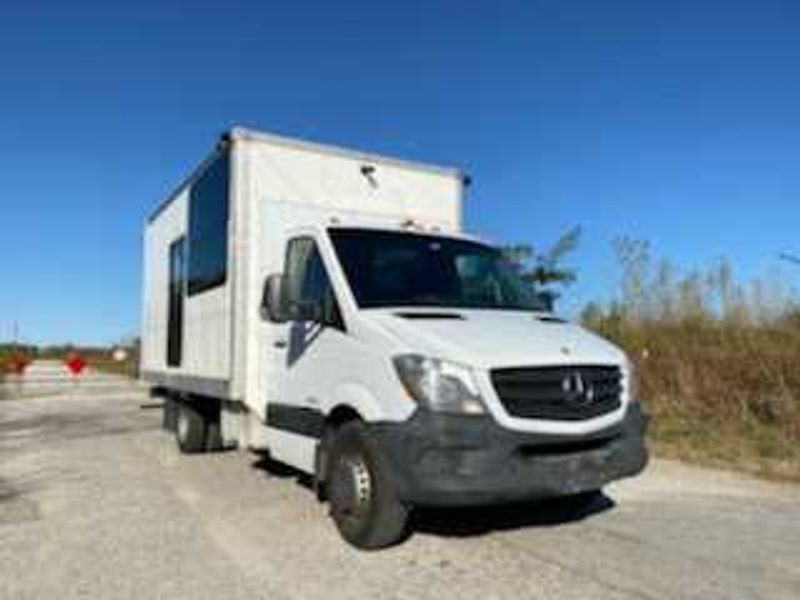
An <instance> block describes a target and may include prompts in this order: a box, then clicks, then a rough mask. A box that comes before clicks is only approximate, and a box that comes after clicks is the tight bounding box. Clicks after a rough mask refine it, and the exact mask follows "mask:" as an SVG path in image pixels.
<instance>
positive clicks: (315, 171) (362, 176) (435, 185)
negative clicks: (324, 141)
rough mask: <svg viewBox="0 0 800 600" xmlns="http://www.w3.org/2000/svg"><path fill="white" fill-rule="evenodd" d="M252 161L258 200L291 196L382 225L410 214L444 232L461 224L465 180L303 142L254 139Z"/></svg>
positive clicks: (452, 173) (320, 215)
mask: <svg viewBox="0 0 800 600" xmlns="http://www.w3.org/2000/svg"><path fill="white" fill-rule="evenodd" d="M251 156H252V164H251V166H250V173H251V177H252V178H253V190H254V191H255V193H256V195H257V198H256V200H257V201H258V202H262V201H265V200H268V201H272V202H288V203H292V204H305V205H310V206H315V207H317V208H318V209H319V213H318V218H319V219H322V218H325V217H327V216H329V215H331V214H336V215H339V216H340V218H343V219H348V218H355V217H357V216H358V215H367V216H369V217H372V218H375V217H379V216H380V217H384V218H385V221H384V223H383V224H384V225H389V224H391V225H394V226H397V225H399V224H401V223H402V222H404V221H408V220H412V221H414V222H416V223H421V224H424V225H425V226H428V227H438V228H439V229H441V230H442V231H445V232H458V231H459V230H460V228H461V192H462V185H463V184H462V180H461V177H460V175H459V174H458V172H457V171H445V170H442V171H436V170H427V169H423V168H413V167H406V166H403V165H402V163H395V162H392V161H388V160H387V161H381V159H379V158H377V157H365V158H364V159H363V160H362V159H359V158H357V155H353V156H350V155H345V154H331V153H324V152H322V151H313V150H308V149H306V148H305V147H302V146H300V147H293V146H290V145H276V144H270V143H266V142H263V143H259V142H257V141H256V142H253V150H252V153H251Z"/></svg>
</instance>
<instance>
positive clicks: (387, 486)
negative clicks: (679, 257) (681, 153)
mask: <svg viewBox="0 0 800 600" xmlns="http://www.w3.org/2000/svg"><path fill="white" fill-rule="evenodd" d="M465 182H466V180H465V176H464V175H463V174H462V173H461V172H460V171H458V170H455V169H449V168H441V167H436V166H430V165H425V164H418V163H412V162H406V161H402V160H397V159H393V158H387V157H383V156H376V155H372V154H366V153H363V152H357V151H351V150H346V149H343V148H339V147H333V146H325V145H319V144H314V143H309V142H304V141H298V140H294V139H288V138H284V137H279V136H276V135H271V134H266V133H259V132H255V131H251V130H246V129H243V128H235V129H233V130H232V131H230V132H229V133H227V134H225V135H224V136H222V139H221V141H220V142H219V144H218V145H217V147H216V148H215V149H214V151H213V152H212V153H211V155H210V156H209V157H208V158H207V159H206V160H205V161H204V162H203V163H202V164H201V165H200V166H199V167H198V168H197V169H196V171H195V172H194V173H193V174H192V175H191V176H190V177H189V178H188V179H187V180H186V181H185V182H183V183H182V184H181V185H180V186H179V187H178V189H177V191H175V192H174V193H173V194H172V195H171V196H170V197H169V198H168V199H167V200H166V201H165V202H164V203H163V204H162V205H161V206H160V207H159V208H158V209H157V210H156V211H155V212H154V213H153V214H152V216H151V217H150V218H149V220H148V222H147V224H146V227H145V232H144V282H143V283H144V297H143V300H144V306H143V326H142V359H141V360H142V363H141V372H142V377H143V379H144V380H145V381H147V382H148V383H149V384H150V386H151V387H152V390H153V393H154V394H156V395H161V396H163V397H164V398H165V399H166V400H165V403H164V404H165V424H166V426H167V428H168V429H172V430H174V432H175V436H176V438H177V442H178V446H179V448H180V449H181V450H182V451H183V452H206V451H212V450H218V449H222V448H232V447H239V448H250V449H261V450H268V451H269V454H270V456H271V457H272V458H273V459H275V460H276V461H280V462H282V463H285V464H288V465H290V466H291V467H294V468H296V469H299V470H300V471H302V472H305V473H307V474H310V475H311V476H312V477H313V480H314V482H315V485H316V487H317V490H318V492H319V494H320V497H321V498H323V499H324V500H327V501H328V502H329V503H330V508H331V515H332V517H333V519H334V521H335V523H336V525H337V527H338V529H339V531H340V532H341V534H342V536H343V537H344V538H345V539H346V540H347V541H348V542H350V543H351V544H353V545H355V546H357V547H361V548H378V547H383V546H387V545H390V544H392V543H394V542H396V541H398V540H400V539H402V537H403V535H404V532H405V531H406V526H407V517H408V515H409V511H410V510H412V509H413V507H415V506H420V505H423V506H424V505H439V506H457V505H460V506H464V505H482V504H496V503H503V502H511V501H517V500H526V499H536V498H544V497H553V496H567V495H574V494H582V493H586V492H592V491H596V490H599V489H600V488H601V487H602V486H604V485H605V484H606V483H608V482H610V481H612V480H615V479H619V478H622V477H627V476H632V475H635V474H637V473H639V472H640V471H641V470H642V469H643V468H644V466H645V464H646V462H647V452H646V449H645V445H644V441H643V440H644V432H645V429H646V423H647V418H646V417H645V416H644V415H643V414H642V411H641V409H640V406H639V403H638V402H637V398H636V387H635V379H634V372H633V368H632V366H631V363H630V361H628V360H627V359H626V357H625V355H624V354H623V352H621V351H620V350H619V349H618V348H616V347H615V346H613V345H612V344H610V343H609V342H607V341H605V340H603V339H601V338H599V337H597V336H596V335H593V334H592V333H589V332H588V331H586V330H584V329H582V328H581V327H580V326H578V325H575V324H571V323H568V322H565V321H563V320H561V319H559V318H556V317H555V316H553V315H552V314H550V313H549V312H548V311H545V310H543V309H542V306H540V304H539V303H538V302H537V298H536V296H535V294H534V293H533V292H532V290H531V289H530V287H529V286H527V285H525V284H524V283H522V282H521V281H520V279H519V278H518V276H517V275H516V272H515V270H514V269H513V268H511V267H510V266H509V265H508V264H506V263H505V262H504V260H503V257H502V253H501V252H500V251H499V250H498V249H497V248H494V247H492V246H490V245H487V244H484V243H482V242H480V241H478V240H476V239H474V238H472V237H470V236H467V235H464V234H463V233H462V231H461V224H462V216H461V211H462V200H463V196H464V188H465Z"/></svg>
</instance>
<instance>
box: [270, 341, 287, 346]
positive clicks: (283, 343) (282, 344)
mask: <svg viewBox="0 0 800 600" xmlns="http://www.w3.org/2000/svg"><path fill="white" fill-rule="evenodd" d="M272 345H273V346H275V347H276V348H286V340H275V341H274V342H272Z"/></svg>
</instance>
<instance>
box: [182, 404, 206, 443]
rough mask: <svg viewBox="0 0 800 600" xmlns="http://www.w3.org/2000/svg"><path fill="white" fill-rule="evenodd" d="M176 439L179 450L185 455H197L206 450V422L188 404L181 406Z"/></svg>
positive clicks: (200, 414)
mask: <svg viewBox="0 0 800 600" xmlns="http://www.w3.org/2000/svg"><path fill="white" fill-rule="evenodd" d="M175 438H176V439H177V440H178V448H180V450H181V452H183V453H184V454H196V453H198V452H203V451H205V449H206V420H205V419H204V418H203V415H202V413H200V411H199V410H197V408H196V407H194V406H192V405H191V404H190V403H188V402H182V403H181V404H180V405H179V408H178V423H177V427H176V428H175Z"/></svg>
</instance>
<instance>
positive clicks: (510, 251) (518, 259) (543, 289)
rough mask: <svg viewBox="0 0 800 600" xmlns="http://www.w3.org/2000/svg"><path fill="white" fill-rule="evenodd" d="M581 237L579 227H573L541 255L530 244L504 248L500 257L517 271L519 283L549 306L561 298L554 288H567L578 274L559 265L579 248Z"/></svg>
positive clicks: (569, 268) (572, 269)
mask: <svg viewBox="0 0 800 600" xmlns="http://www.w3.org/2000/svg"><path fill="white" fill-rule="evenodd" d="M581 233H582V230H581V228H580V227H579V226H578V227H573V228H572V229H570V230H569V231H568V232H567V233H565V234H564V235H562V236H561V237H560V238H559V239H558V240H557V241H556V242H555V244H553V245H552V246H551V247H550V248H548V249H546V250H544V251H541V252H540V251H537V250H535V249H534V247H533V246H531V245H529V244H514V245H512V246H506V247H504V248H503V254H504V256H505V257H506V259H507V260H508V261H509V262H510V263H511V264H512V265H514V266H515V267H516V269H517V270H518V271H519V273H520V276H521V277H522V279H523V280H524V281H527V282H528V283H530V284H531V285H532V286H533V288H534V290H535V291H536V293H537V294H538V295H539V296H540V297H542V298H543V299H544V300H545V301H546V302H548V304H550V305H552V304H553V302H555V301H556V300H557V299H558V298H559V297H560V296H561V292H560V291H558V290H557V289H556V288H557V287H562V288H563V287H565V286H568V285H569V284H571V283H572V282H574V281H575V279H576V278H577V271H576V270H575V269H574V268H571V267H565V266H563V264H562V262H563V260H564V258H565V257H566V256H567V255H568V254H570V253H571V252H573V251H574V250H575V249H576V248H577V247H578V244H579V243H580V239H581Z"/></svg>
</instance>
